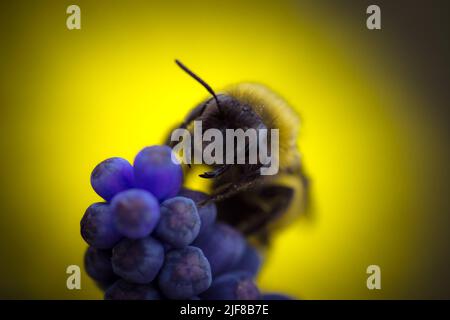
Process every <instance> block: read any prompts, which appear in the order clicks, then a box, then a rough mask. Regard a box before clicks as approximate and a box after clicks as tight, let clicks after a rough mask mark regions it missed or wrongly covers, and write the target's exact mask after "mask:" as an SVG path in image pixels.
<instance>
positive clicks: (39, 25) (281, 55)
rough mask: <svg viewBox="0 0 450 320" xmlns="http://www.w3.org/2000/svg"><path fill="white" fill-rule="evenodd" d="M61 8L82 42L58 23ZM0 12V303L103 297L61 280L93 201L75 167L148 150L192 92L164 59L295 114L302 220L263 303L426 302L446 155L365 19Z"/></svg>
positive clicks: (267, 274)
mask: <svg viewBox="0 0 450 320" xmlns="http://www.w3.org/2000/svg"><path fill="white" fill-rule="evenodd" d="M72 3H76V4H78V5H80V7H81V17H82V29H81V30H73V31H69V30H67V28H66V24H65V22H66V21H65V20H66V17H67V15H66V13H65V10H66V8H67V6H68V5H69V4H72ZM3 6H4V7H3V8H2V24H3V25H4V28H2V29H3V30H2V39H1V42H2V49H1V51H2V53H1V62H0V63H1V68H2V74H1V77H2V78H1V87H2V88H1V92H2V94H1V118H0V124H1V128H0V130H1V131H0V133H1V138H0V143H1V145H0V147H1V150H2V156H1V160H0V164H1V189H0V191H1V204H0V206H1V220H0V222H1V225H0V232H1V233H0V240H1V242H0V249H1V251H0V255H1V267H0V271H1V280H0V281H1V282H0V298H43V299H47V298H57V299H80V298H87V299H97V298H101V297H102V296H101V293H100V291H99V290H98V289H97V288H96V287H95V286H94V284H93V282H92V281H91V280H90V279H88V277H87V275H86V274H85V273H84V271H83V278H82V290H80V291H76V290H75V291H69V290H67V289H66V276H67V275H66V273H65V270H66V267H67V266H68V265H70V264H77V265H80V266H81V265H82V260H83V253H84V250H85V248H86V245H85V243H84V242H83V241H82V239H81V236H80V234H79V221H80V219H81V217H82V214H83V213H84V210H85V208H86V207H87V206H88V205H89V204H90V203H92V202H95V201H99V197H98V196H97V195H96V194H95V193H94V192H93V191H92V189H91V187H90V185H89V176H90V172H91V170H92V169H93V168H94V166H95V165H96V164H97V163H98V162H100V161H101V160H103V159H105V158H108V157H112V156H121V157H124V158H127V159H128V160H130V161H132V160H133V157H134V155H135V154H136V153H137V152H138V151H139V150H140V149H141V148H143V147H144V146H147V145H152V144H157V143H161V142H162V140H163V137H165V135H166V134H167V132H168V130H169V128H171V126H172V125H174V124H175V123H177V122H179V121H181V120H182V118H183V116H184V115H185V114H186V113H187V112H188V111H189V109H190V108H191V107H193V106H194V105H195V104H196V103H198V102H199V101H201V100H202V99H204V98H205V97H207V94H206V93H205V91H204V90H203V89H202V88H201V87H200V86H199V85H198V84H197V83H195V82H194V81H193V80H192V79H190V78H189V77H188V76H187V75H186V74H184V73H183V72H182V71H181V70H180V69H179V68H177V67H176V66H175V64H174V62H173V60H174V58H178V59H181V60H182V61H183V62H184V63H185V64H187V65H188V66H189V67H190V68H192V69H193V70H194V71H196V72H197V73H198V74H199V75H201V76H202V77H203V78H204V79H205V80H207V82H208V83H210V84H211V85H212V86H213V87H214V88H216V89H217V90H220V89H221V88H223V87H225V86H227V85H229V84H232V83H236V82H241V81H257V82H261V83H264V84H267V85H268V86H269V87H271V88H273V89H274V90H275V91H277V92H279V93H280V94H281V95H282V96H284V97H285V98H286V99H287V100H288V101H289V102H290V103H291V104H292V106H294V107H295V109H296V110H297V111H298V113H299V114H300V116H301V119H302V127H301V136H300V140H299V146H300V149H301V152H302V155H303V160H304V165H305V169H306V171H307V174H308V175H309V177H310V179H311V181H312V194H313V206H312V212H311V214H310V216H309V217H304V218H302V219H300V220H299V221H298V222H297V223H295V224H294V225H292V226H291V227H289V228H288V229H287V230H286V231H284V232H283V233H280V234H279V235H277V236H276V237H275V239H274V245H273V247H272V250H271V252H270V254H269V259H268V261H267V262H266V264H265V266H264V268H263V271H262V273H261V275H260V277H259V278H258V281H259V284H260V287H261V288H262V290H264V291H281V292H285V293H288V294H291V295H294V296H296V297H298V298H305V299H317V298H337V299H343V298H344V299H345V298H370V299H372V298H416V297H431V296H434V295H435V293H436V291H433V290H435V289H436V286H438V285H439V280H438V279H439V277H441V274H440V273H439V272H440V271H439V270H440V269H439V270H438V271H436V270H435V269H434V264H433V261H435V259H439V256H440V253H439V252H440V250H441V249H440V248H441V247H440V246H442V239H441V238H440V233H439V232H440V231H442V230H440V229H439V228H442V225H441V223H440V222H439V221H440V219H441V216H440V215H439V214H437V213H436V210H434V208H435V207H436V206H437V205H436V201H439V199H440V198H439V196H438V195H437V193H436V192H437V190H436V189H435V188H434V186H435V185H434V184H433V181H435V180H434V179H436V178H438V177H439V173H440V168H441V167H444V166H445V164H446V160H447V159H448V155H447V151H446V150H445V151H442V150H441V149H440V148H439V147H440V146H439V144H438V141H439V134H440V132H439V128H438V127H436V126H434V124H433V121H432V119H428V118H423V117H422V111H420V110H423V108H426V106H427V103H432V102H431V100H430V99H429V97H427V96H425V95H424V94H423V93H422V92H421V90H420V89H419V88H416V87H415V86H414V85H413V84H412V83H410V82H409V79H408V77H407V76H406V73H405V72H404V71H405V69H407V68H409V66H405V64H404V63H403V64H402V61H401V59H400V58H399V57H398V56H396V55H395V54H393V52H395V50H396V47H395V43H394V42H392V41H391V40H389V36H388V33H387V32H385V33H384V34H383V32H384V31H368V30H367V29H366V28H365V13H364V8H363V9H362V11H361V13H360V15H359V16H356V17H348V16H347V15H346V14H345V12H340V11H338V10H334V7H333V6H331V7H330V6H325V5H323V4H317V3H316V2H313V1H311V2H309V4H305V3H299V2H298V1H273V2H268V1H226V2H217V3H212V2H210V1H158V2H155V3H152V2H150V1H89V2H88V1H73V2H69V1H53V2H51V1H39V2H37V1H27V2H24V1H22V2H21V4H18V3H17V4H12V3H11V4H9V5H7V6H5V5H3ZM377 32H378V33H377ZM383 36H385V38H384V39H382V38H381V37H383ZM380 42H382V43H384V45H382V46H380V45H379V44H380ZM411 67H412V66H411ZM438 198H439V199H438ZM441 214H444V213H443V212H442V211H441ZM436 228H437V229H439V230H440V231H439V230H438V231H436V230H437V229H436ZM371 264H376V265H379V266H380V267H381V270H382V290H380V291H369V290H368V289H367V288H366V278H367V275H366V268H367V266H369V265H371ZM438 291H439V290H438Z"/></svg>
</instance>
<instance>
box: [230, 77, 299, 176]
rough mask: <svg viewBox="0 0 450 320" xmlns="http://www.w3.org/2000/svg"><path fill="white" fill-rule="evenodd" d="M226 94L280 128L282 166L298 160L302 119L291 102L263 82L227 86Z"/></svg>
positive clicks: (268, 122)
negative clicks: (248, 106)
mask: <svg viewBox="0 0 450 320" xmlns="http://www.w3.org/2000/svg"><path fill="white" fill-rule="evenodd" d="M224 93H225V94H228V95H230V96H232V97H233V98H236V99H237V100H239V101H241V102H242V103H245V104H247V105H250V106H251V107H252V109H253V110H254V111H255V112H256V113H257V114H258V115H259V116H260V117H261V118H262V119H263V121H264V123H265V124H266V126H267V127H268V128H269V129H279V135H280V143H279V148H280V149H279V151H280V152H279V154H280V168H283V167H288V166H290V165H291V164H293V163H295V162H296V161H298V157H299V155H298V152H297V151H295V150H296V148H297V147H296V142H297V135H298V129H299V124H300V120H299V118H298V116H297V114H296V113H295V112H294V110H293V109H292V108H291V107H290V106H289V104H288V103H287V102H286V101H285V100H284V99H282V98H281V97H280V96H278V95H277V94H276V93H275V92H273V91H271V90H270V89H268V88H267V87H265V86H263V85H261V84H255V83H241V84H237V85H234V86H231V87H229V88H227V89H226V90H225V91H224Z"/></svg>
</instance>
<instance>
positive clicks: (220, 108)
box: [175, 59, 222, 113]
mask: <svg viewBox="0 0 450 320" xmlns="http://www.w3.org/2000/svg"><path fill="white" fill-rule="evenodd" d="M175 63H176V64H177V65H178V66H179V67H180V68H181V69H183V70H184V72H186V73H187V74H188V75H190V76H191V77H192V78H194V79H195V80H197V82H198V83H200V84H201V85H202V86H203V87H204V88H205V89H206V90H208V92H209V93H210V94H212V96H213V97H214V100H216V103H217V107H218V108H219V111H220V113H222V107H221V105H220V103H219V99H217V95H216V93H215V92H214V90H213V89H212V88H211V87H210V86H209V84H207V83H206V82H205V81H204V80H203V79H202V78H200V77H199V76H198V75H196V74H195V73H194V72H192V71H191V70H190V69H189V68H188V67H186V66H185V65H184V64H183V63H181V61H179V60H177V59H175Z"/></svg>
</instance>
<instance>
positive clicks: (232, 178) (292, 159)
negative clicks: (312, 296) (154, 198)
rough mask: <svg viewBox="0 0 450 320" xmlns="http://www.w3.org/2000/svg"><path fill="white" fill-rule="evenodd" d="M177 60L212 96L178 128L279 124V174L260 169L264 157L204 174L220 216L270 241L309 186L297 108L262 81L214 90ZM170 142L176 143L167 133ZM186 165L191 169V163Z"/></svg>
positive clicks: (300, 207) (300, 208) (297, 209)
mask: <svg viewBox="0 0 450 320" xmlns="http://www.w3.org/2000/svg"><path fill="white" fill-rule="evenodd" d="M175 62H176V63H177V64H178V66H179V67H180V68H181V69H183V70H184V71H185V72H186V73H188V74H189V75H190V76H191V77H193V78H194V79H195V80H197V81H198V82H199V83H200V84H201V85H202V86H203V87H204V88H205V89H206V90H207V91H208V92H209V93H210V94H211V96H212V97H211V98H209V99H207V100H205V101H203V102H201V103H200V104H199V105H197V106H196V107H195V108H193V109H192V111H191V112H190V113H189V114H188V115H187V117H186V118H185V120H184V121H183V122H182V123H181V124H180V125H179V126H178V127H177V128H184V129H187V130H189V131H192V130H193V128H192V127H193V123H194V121H202V124H203V128H202V130H204V131H205V130H207V129H210V128H215V129H218V130H220V131H221V132H224V131H225V130H226V129H230V128H231V129H237V128H242V129H243V130H246V129H248V128H255V129H260V128H266V129H278V130H279V131H278V132H279V142H278V143H279V158H278V159H277V161H278V163H279V170H278V173H277V174H275V175H261V174H260V173H259V169H260V168H261V166H262V164H261V163H257V164H213V165H211V166H210V167H211V170H210V171H207V172H205V173H203V174H200V177H202V178H204V179H212V180H213V181H212V183H211V188H210V189H211V190H209V191H210V192H209V193H210V197H209V199H208V200H207V201H206V202H209V201H214V202H216V205H217V208H218V219H219V220H220V221H224V222H226V223H229V224H231V225H232V226H234V227H235V228H237V229H238V230H240V231H241V232H242V233H243V234H244V235H246V236H255V238H257V239H259V240H261V241H262V242H264V243H265V242H267V240H268V236H269V233H270V232H271V231H272V230H275V229H278V228H280V227H282V226H284V225H286V224H288V223H289V222H290V221H292V220H293V219H294V218H296V217H298V216H299V215H300V214H301V213H302V212H304V211H305V209H306V203H307V196H308V189H309V188H308V180H307V178H306V176H305V175H304V173H303V170H302V165H301V161H300V153H299V151H298V148H297V136H298V129H299V118H298V116H297V114H296V113H295V112H294V110H293V109H292V108H291V107H290V106H289V105H288V103H287V102H286V101H284V100H283V99H282V98H281V97H279V96H278V95H277V94H275V93H274V92H273V91H271V90H269V89H268V88H267V87H265V86H263V85H260V84H253V83H241V84H237V85H234V86H231V87H229V88H227V89H226V90H224V91H223V92H220V93H217V94H216V93H215V92H214V90H212V88H211V87H210V86H209V85H208V84H207V83H206V82H205V81H203V80H202V79H201V78H200V77H199V76H197V75H196V74H195V73H194V72H192V71H191V70H190V69H188V68H187V67H186V66H185V65H184V64H182V63H181V62H180V61H178V60H175ZM166 144H168V145H170V146H172V147H173V142H171V141H170V140H169V139H168V140H167V141H166ZM205 146H206V145H204V146H203V147H205ZM272 156H274V155H272ZM184 169H185V170H186V173H187V174H188V173H189V171H190V170H191V165H188V166H185V168H184ZM206 202H204V203H206ZM204 203H202V204H204Z"/></svg>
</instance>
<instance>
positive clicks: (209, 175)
mask: <svg viewBox="0 0 450 320" xmlns="http://www.w3.org/2000/svg"><path fill="white" fill-rule="evenodd" d="M229 168H230V166H227V165H221V166H220V167H219V168H217V169H216V170H214V171H207V172H205V173H202V174H200V175H199V177H201V178H205V179H211V178H216V177H219V176H221V175H222V174H224V173H225V172H226V171H227V170H228V169H229Z"/></svg>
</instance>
